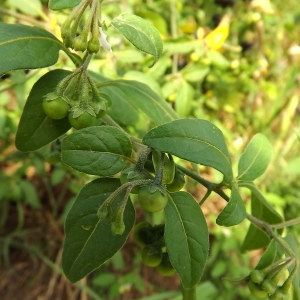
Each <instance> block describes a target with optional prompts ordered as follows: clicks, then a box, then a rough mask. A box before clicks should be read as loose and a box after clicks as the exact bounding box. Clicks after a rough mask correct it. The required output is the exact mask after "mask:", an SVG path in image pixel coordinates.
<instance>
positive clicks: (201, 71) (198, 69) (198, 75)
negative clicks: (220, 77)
mask: <svg viewBox="0 0 300 300" xmlns="http://www.w3.org/2000/svg"><path fill="white" fill-rule="evenodd" d="M182 71H183V72H182V73H183V78H184V79H185V80H187V81H189V82H201V81H202V80H203V79H204V78H205V76H206V75H207V74H208V73H209V71H210V68H209V67H208V66H205V65H201V64H189V65H187V66H186V67H185V68H184V69H183V70H182Z"/></svg>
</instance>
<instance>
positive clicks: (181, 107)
mask: <svg viewBox="0 0 300 300" xmlns="http://www.w3.org/2000/svg"><path fill="white" fill-rule="evenodd" d="M193 97H194V89H193V87H192V86H191V85H190V84H189V83H187V82H186V81H185V80H184V79H182V80H181V82H180V85H179V88H178V91H177V95H176V98H175V104H176V106H175V109H176V112H177V113H178V115H179V116H180V117H187V116H189V115H190V111H191V108H192V107H191V105H192V101H193Z"/></svg>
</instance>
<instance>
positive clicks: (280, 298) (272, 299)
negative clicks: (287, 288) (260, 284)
mask: <svg viewBox="0 0 300 300" xmlns="http://www.w3.org/2000/svg"><path fill="white" fill-rule="evenodd" d="M289 299H290V295H289V293H285V292H283V291H282V290H281V288H279V289H278V290H277V291H275V293H274V294H272V295H270V296H269V300H289Z"/></svg>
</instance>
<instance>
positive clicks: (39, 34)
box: [0, 22, 64, 75]
mask: <svg viewBox="0 0 300 300" xmlns="http://www.w3.org/2000/svg"><path fill="white" fill-rule="evenodd" d="M62 48H64V47H63V44H62V43H61V42H60V41H59V40H58V39H57V38H56V37H55V36H54V35H53V34H51V33H50V32H48V31H46V30H44V29H42V28H39V27H31V26H25V25H22V24H5V23H1V22H0V75H2V74H4V73H6V72H9V71H12V70H19V69H37V68H44V67H48V66H52V65H54V64H55V63H56V62H57V60H58V52H59V50H61V49H62Z"/></svg>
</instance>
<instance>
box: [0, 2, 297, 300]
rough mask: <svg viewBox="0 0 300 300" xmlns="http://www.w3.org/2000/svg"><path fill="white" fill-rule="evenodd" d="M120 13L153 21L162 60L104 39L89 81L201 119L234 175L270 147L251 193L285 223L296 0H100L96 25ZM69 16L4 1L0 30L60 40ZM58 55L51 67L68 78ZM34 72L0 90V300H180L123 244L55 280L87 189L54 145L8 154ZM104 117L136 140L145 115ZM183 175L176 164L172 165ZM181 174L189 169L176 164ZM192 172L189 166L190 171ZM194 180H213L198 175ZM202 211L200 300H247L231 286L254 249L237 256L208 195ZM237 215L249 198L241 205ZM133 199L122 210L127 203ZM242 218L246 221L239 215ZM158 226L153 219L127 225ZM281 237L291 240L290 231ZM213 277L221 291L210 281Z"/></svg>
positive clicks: (291, 155)
mask: <svg viewBox="0 0 300 300" xmlns="http://www.w3.org/2000/svg"><path fill="white" fill-rule="evenodd" d="M122 12H130V13H134V14H137V15H139V16H141V17H143V18H145V19H148V20H149V21H150V22H152V23H153V24H154V25H155V26H156V28H157V29H158V30H159V32H160V33H161V36H162V38H163V40H164V54H163V56H162V58H161V59H160V60H159V62H158V63H157V64H156V65H155V66H154V67H153V68H149V65H151V63H152V58H150V57H149V56H147V55H146V54H143V53H141V52H139V51H138V50H136V49H135V48H134V47H133V46H132V45H130V44H129V43H128V42H127V41H125V40H124V39H123V38H122V37H121V36H120V35H119V34H118V33H117V32H116V31H114V30H113V29H112V28H109V29H108V31H107V32H106V33H107V35H108V40H109V42H110V44H111V45H112V49H113V52H112V53H109V54H106V53H103V52H100V53H99V54H97V55H96V56H95V57H94V59H93V61H92V63H91V65H90V68H91V71H93V72H94V73H96V75H95V76H104V77H107V78H110V79H118V78H123V79H130V80H137V81H141V82H144V83H146V84H148V85H149V86H150V87H151V88H152V89H153V90H154V91H155V92H156V93H158V94H159V95H161V96H162V97H163V98H164V99H165V100H166V101H167V102H168V103H169V105H171V106H172V107H173V108H174V109H175V110H176V112H177V113H178V114H179V116H180V117H192V118H194V117H196V118H203V119H207V120H210V121H211V122H213V123H214V124H215V125H217V126H218V127H219V128H220V129H221V130H222V131H223V133H224V135H225V138H226V141H227V144H228V147H229V150H230V153H231V155H232V159H233V162H234V165H235V166H236V163H237V160H238V158H239V156H240V155H241V153H242V152H243V149H244V148H245V146H246V145H247V142H248V141H249V140H250V139H251V137H252V136H253V135H254V134H255V133H257V132H261V133H263V134H264V135H266V136H267V138H268V139H269V140H270V141H271V143H272V145H273V147H274V155H273V161H272V164H271V166H270V167H269V169H268V171H267V173H266V174H265V175H264V176H263V177H261V178H260V179H259V182H258V184H259V186H260V188H261V189H262V191H263V193H264V195H265V196H266V198H267V199H268V200H269V201H270V203H271V204H272V205H273V206H274V207H275V208H276V209H277V210H278V211H279V212H280V213H281V214H282V215H284V217H285V218H286V219H287V220H288V219H292V218H295V217H297V216H298V215H299V213H298V212H299V208H300V202H299V198H300V180H299V179H300V176H299V175H300V168H299V166H300V157H299V139H300V123H299V115H300V104H299V97H300V40H299V37H300V5H299V1H298V0H285V1H281V0H270V1H269V0H251V1H250V0H193V1H192V0H160V1H156V0H127V1H126V0H105V1H104V2H103V5H102V12H101V13H102V20H105V21H106V24H109V23H110V21H111V20H112V19H113V18H114V17H116V16H117V15H119V14H120V13H122ZM68 14H69V10H64V11H59V12H54V11H50V10H49V9H48V8H47V0H30V1H29V0H3V1H1V4H0V21H1V22H6V23H22V24H25V25H34V26H40V27H42V28H45V29H46V30H48V31H50V32H52V33H53V34H54V35H56V36H57V37H58V38H60V25H61V24H62V23H63V21H64V19H65V18H66V16H67V15H68ZM72 67H73V66H72V65H71V62H70V61H69V60H68V59H67V57H66V55H65V54H63V53H61V55H60V58H59V61H58V62H57V64H56V65H55V66H52V67H50V68H48V69H49V70H50V69H54V68H68V69H72ZM46 72H47V70H46V69H42V70H25V71H15V72H12V73H9V74H6V75H4V76H2V78H1V79H0V234H1V236H0V264H1V267H0V270H1V271H0V294H1V295H2V296H1V297H4V298H2V299H19V298H20V297H21V296H22V298H23V299H24V300H26V299H30V300H32V299H43V300H44V299H45V300H46V299H112V300H114V299H116V300H119V299H131V300H132V299H140V300H142V299H143V300H159V299H172V300H179V299H180V294H179V293H178V290H179V287H180V283H179V279H178V278H177V277H176V275H174V276H172V277H171V278H164V277H161V276H160V275H158V274H156V273H155V271H153V270H152V269H149V268H147V267H145V266H143V265H142V264H141V253H140V252H141V251H140V249H139V248H138V246H137V245H135V244H134V243H133V240H132V237H131V236H130V238H129V240H128V241H127V243H126V245H125V247H124V248H123V249H122V251H120V252H119V253H117V254H116V255H115V256H114V257H113V258H112V259H111V260H109V261H108V262H107V263H106V264H105V265H103V266H102V267H101V268H100V269H99V270H97V271H96V272H94V273H93V274H92V275H90V276H89V277H88V278H86V279H84V280H83V281H81V282H79V283H78V284H76V285H75V286H73V285H71V284H70V283H68V282H67V280H66V279H65V278H64V277H63V276H62V271H61V267H60V254H61V249H62V243H63V221H64V219H65V216H66V213H67V211H68V208H69V207H70V205H71V204H72V201H73V200H74V197H75V195H76V194H77V193H78V191H79V190H80V188H81V187H82V186H83V185H84V184H85V183H86V182H87V181H89V180H91V179H92V177H91V176H87V175H84V174H81V173H79V172H76V171H74V170H71V169H69V168H67V167H66V166H64V165H62V164H61V162H60V140H58V141H56V142H54V143H52V144H51V145H49V146H47V147H44V148H42V149H40V150H38V151H36V152H33V153H21V152H19V151H17V150H16V148H15V146H14V136H15V133H16V129H17V125H18V122H19V118H20V115H21V112H22V108H23V106H24V104H25V101H26V98H27V96H28V94H29V91H30V89H31V87H32V85H33V84H34V82H35V81H36V80H37V79H38V78H39V77H41V76H42V75H43V74H44V73H46ZM110 114H111V116H112V117H113V118H115V120H116V121H118V122H119V123H120V124H121V125H122V126H124V128H126V129H127V130H128V131H129V132H130V133H132V134H133V135H139V136H142V135H143V134H144V133H145V132H146V130H147V126H148V125H147V122H145V118H146V116H145V115H142V114H131V115H125V114H123V113H122V114H120V113H119V114H118V113H117V112H115V110H111V112H110ZM180 163H183V164H185V162H180ZM187 166H189V165H187ZM189 167H192V166H189ZM200 172H201V174H202V176H203V177H205V178H207V179H209V180H212V181H219V180H221V177H220V174H218V173H217V172H215V171H213V170H211V169H209V168H204V167H200ZM185 189H186V190H187V191H189V192H190V193H192V194H193V195H194V196H195V197H196V199H198V200H200V199H201V198H202V197H203V195H204V192H205V190H204V189H202V188H201V187H199V186H197V185H195V183H194V182H192V181H188V182H187V184H186V187H185ZM210 199H211V200H210V201H207V203H206V204H205V206H204V207H203V211H204V213H205V215H206V217H207V222H208V224H209V229H210V238H211V251H210V257H209V260H208V264H207V267H206V270H205V273H204V275H203V278H202V283H201V284H200V286H199V288H198V293H199V295H201V299H206V300H209V299H214V300H227V299H228V300H229V299H237V300H238V299H253V298H251V296H250V294H249V292H248V289H247V287H246V286H245V284H243V283H237V282H234V281H230V280H228V279H239V278H243V277H245V276H246V275H248V274H249V271H250V270H251V268H253V267H254V266H255V263H256V262H257V260H258V259H259V257H260V255H261V253H262V251H263V249H262V250H259V251H253V252H250V253H241V250H240V248H241V245H242V242H243V238H244V236H245V234H246V230H247V227H248V226H249V223H248V222H247V221H244V222H243V223H242V224H240V225H239V226H235V227H233V228H222V227H217V226H216V225H215V217H216V215H217V213H218V212H219V211H220V210H221V209H222V207H224V203H223V200H221V199H220V198H218V197H216V196H212V197H211V198H210ZM244 199H245V203H246V206H247V208H249V207H250V203H249V201H248V200H249V197H248V194H247V193H245V194H244ZM134 200H135V199H133V201H134ZM248 211H249V210H248ZM143 219H147V220H148V221H150V222H152V223H154V224H158V223H160V222H163V215H162V214H161V213H158V214H154V215H151V216H150V215H143V212H142V211H141V210H140V209H139V208H138V207H137V221H142V220H143ZM290 230H292V231H293V232H294V233H295V234H297V236H299V234H298V233H299V232H300V229H299V227H297V226H295V227H294V228H292V229H290ZM221 278H224V280H221Z"/></svg>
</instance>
